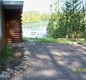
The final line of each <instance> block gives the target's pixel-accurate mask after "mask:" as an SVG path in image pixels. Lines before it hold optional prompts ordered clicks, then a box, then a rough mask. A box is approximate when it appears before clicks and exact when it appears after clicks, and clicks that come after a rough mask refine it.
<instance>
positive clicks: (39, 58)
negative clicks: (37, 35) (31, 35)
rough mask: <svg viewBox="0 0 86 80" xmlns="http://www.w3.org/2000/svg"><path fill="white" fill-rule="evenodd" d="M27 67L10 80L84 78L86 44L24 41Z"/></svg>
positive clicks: (85, 74) (80, 79)
mask: <svg viewBox="0 0 86 80" xmlns="http://www.w3.org/2000/svg"><path fill="white" fill-rule="evenodd" d="M25 46H26V47H27V50H28V52H29V53H30V54H29V56H28V57H29V60H28V63H29V64H28V68H27V69H26V70H25V71H24V72H23V73H20V74H19V75H17V76H14V77H13V78H12V79H11V80H86V71H85V72H73V69H76V68H86V46H85V45H69V44H36V43H25Z"/></svg>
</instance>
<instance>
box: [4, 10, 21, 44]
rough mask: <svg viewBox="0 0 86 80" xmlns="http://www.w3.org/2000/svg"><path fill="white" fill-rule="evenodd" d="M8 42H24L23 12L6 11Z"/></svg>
mask: <svg viewBox="0 0 86 80" xmlns="http://www.w3.org/2000/svg"><path fill="white" fill-rule="evenodd" d="M5 17H6V27H7V42H8V43H13V42H19V41H21V40H22V27H21V10H5Z"/></svg>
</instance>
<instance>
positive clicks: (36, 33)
mask: <svg viewBox="0 0 86 80" xmlns="http://www.w3.org/2000/svg"><path fill="white" fill-rule="evenodd" d="M22 32H23V33H22V35H23V37H29V38H44V37H46V35H47V28H23V29H22Z"/></svg>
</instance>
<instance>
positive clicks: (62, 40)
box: [24, 38, 86, 44]
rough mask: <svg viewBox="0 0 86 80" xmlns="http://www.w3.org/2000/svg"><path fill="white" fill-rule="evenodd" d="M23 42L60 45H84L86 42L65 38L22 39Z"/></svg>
mask: <svg viewBox="0 0 86 80" xmlns="http://www.w3.org/2000/svg"><path fill="white" fill-rule="evenodd" d="M24 41H34V42H36V43H62V44H72V43H75V44H76V43H78V44H84V43H86V41H85V40H84V39H66V38H58V39H52V38H24Z"/></svg>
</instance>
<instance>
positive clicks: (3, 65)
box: [0, 44, 11, 71]
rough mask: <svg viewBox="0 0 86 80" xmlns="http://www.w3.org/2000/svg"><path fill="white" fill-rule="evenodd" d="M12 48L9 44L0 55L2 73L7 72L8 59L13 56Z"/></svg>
mask: <svg viewBox="0 0 86 80" xmlns="http://www.w3.org/2000/svg"><path fill="white" fill-rule="evenodd" d="M10 49H11V47H10V45H9V44H7V45H6V46H5V47H4V49H3V51H2V53H1V54H0V71H1V70H5V68H6V65H7V62H8V58H9V57H10V56H11V50H10Z"/></svg>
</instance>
